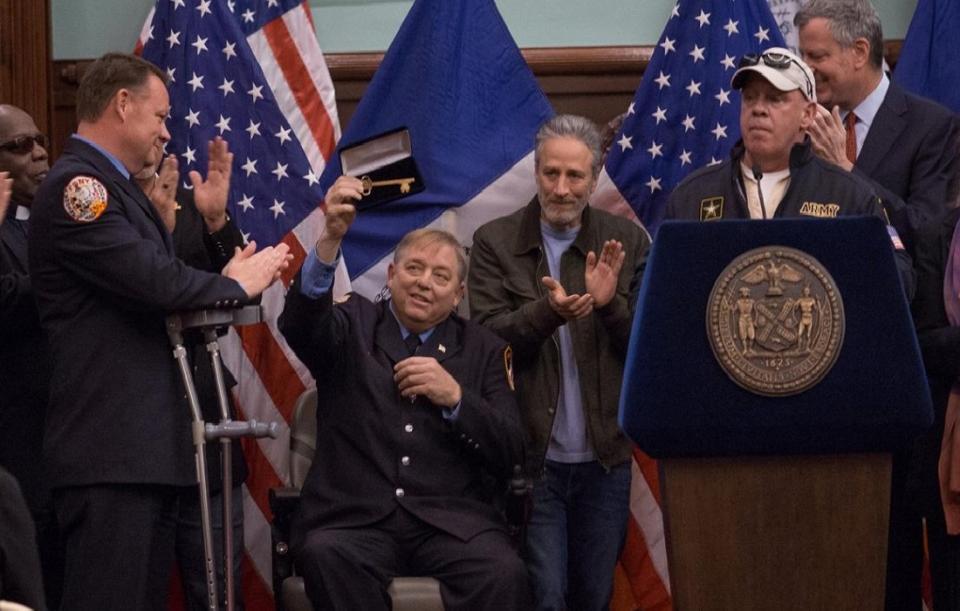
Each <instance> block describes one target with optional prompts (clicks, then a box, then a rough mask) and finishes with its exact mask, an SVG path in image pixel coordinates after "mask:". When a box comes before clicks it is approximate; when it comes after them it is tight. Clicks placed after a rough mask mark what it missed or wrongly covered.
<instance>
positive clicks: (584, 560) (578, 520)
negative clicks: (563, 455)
mask: <svg viewBox="0 0 960 611" xmlns="http://www.w3.org/2000/svg"><path fill="white" fill-rule="evenodd" d="M629 511H630V463H629V462H626V463H624V464H622V465H618V466H616V467H613V468H612V469H611V470H610V471H609V472H607V471H605V470H604V468H603V467H602V466H601V465H600V463H599V462H597V461H593V462H586V463H572V464H565V463H558V462H553V461H550V460H548V461H547V462H546V473H545V475H544V477H543V478H542V479H540V480H539V481H537V482H536V483H535V484H534V487H533V512H532V515H531V516H530V523H529V524H528V526H527V570H528V571H529V574H530V585H531V587H532V589H533V595H534V600H535V601H536V607H535V608H536V609H542V610H563V609H569V610H571V611H574V610H576V611H594V610H597V611H599V610H601V609H607V608H608V607H609V605H610V596H611V594H612V592H613V573H614V570H615V568H616V564H617V558H618V557H619V556H620V550H621V548H622V547H623V541H624V537H625V536H626V531H627V517H628V515H629Z"/></svg>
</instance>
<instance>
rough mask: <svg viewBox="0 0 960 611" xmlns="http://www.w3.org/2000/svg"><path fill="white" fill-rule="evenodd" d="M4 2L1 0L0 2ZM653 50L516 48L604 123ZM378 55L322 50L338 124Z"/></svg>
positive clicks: (63, 94) (621, 104)
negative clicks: (335, 94) (335, 96)
mask: <svg viewBox="0 0 960 611" xmlns="http://www.w3.org/2000/svg"><path fill="white" fill-rule="evenodd" d="M8 1H9V0H0V6H3V4H2V3H3V2H8ZM901 44H902V41H899V40H891V41H887V43H886V45H885V49H884V50H885V52H886V55H887V61H888V62H889V63H890V65H891V66H894V65H896V59H897V58H898V57H899V54H900V47H901ZM653 50H654V46H652V45H641V46H616V47H613V46H611V47H552V48H530V49H521V53H522V54H523V57H524V59H525V60H526V62H527V64H528V65H529V66H530V69H531V71H533V74H534V76H535V77H536V78H537V82H538V83H539V84H540V87H541V89H543V92H544V93H545V94H546V95H547V97H548V98H549V100H550V103H551V104H552V105H553V108H554V109H555V110H556V111H557V112H562V113H574V114H580V115H584V116H587V117H589V118H591V119H593V120H594V121H596V122H597V123H599V124H601V125H603V124H606V123H607V122H608V121H609V120H610V119H612V118H613V117H616V116H618V115H619V114H621V113H622V112H623V111H624V110H626V108H627V106H628V105H629V104H630V101H631V100H632V99H633V95H634V93H635V92H636V89H637V86H638V85H639V84H640V79H641V78H642V77H643V72H644V70H646V68H647V65H648V64H649V63H650V58H651V57H652V55H653ZM383 56H384V54H383V53H382V52H374V53H328V54H326V62H327V66H328V67H329V69H330V76H331V77H332V78H333V84H334V87H335V88H336V91H337V110H338V113H339V116H340V124H341V125H342V126H344V127H346V126H347V125H348V124H349V122H350V118H351V117H352V116H353V113H354V111H355V110H356V108H357V105H358V104H359V103H360V99H361V98H362V97H363V93H364V91H366V88H367V85H368V84H369V83H370V79H372V78H373V75H374V73H375V72H376V71H377V68H378V67H379V66H380V63H381V62H382V61H383ZM91 61H92V60H59V61H56V62H54V66H55V67H54V74H55V75H56V77H55V78H54V82H53V103H52V110H53V128H52V129H51V131H50V135H51V138H52V139H53V153H54V154H58V153H59V151H60V150H61V149H60V146H62V144H61V143H62V142H63V141H64V140H65V139H66V137H67V135H68V134H69V133H70V131H72V130H73V125H74V98H75V96H76V88H77V84H78V83H79V82H80V78H81V77H82V76H83V71H84V69H85V68H86V66H87V65H88V64H89V63H90V62H91Z"/></svg>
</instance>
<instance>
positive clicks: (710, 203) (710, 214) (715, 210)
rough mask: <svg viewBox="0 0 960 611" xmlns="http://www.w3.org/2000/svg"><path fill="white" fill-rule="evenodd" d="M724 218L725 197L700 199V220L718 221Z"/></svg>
mask: <svg viewBox="0 0 960 611" xmlns="http://www.w3.org/2000/svg"><path fill="white" fill-rule="evenodd" d="M722 218H723V198H722V197H708V198H707V199H701V200H700V220H701V221H718V220H720V219H722Z"/></svg>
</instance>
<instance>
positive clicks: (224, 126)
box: [215, 115, 231, 136]
mask: <svg viewBox="0 0 960 611" xmlns="http://www.w3.org/2000/svg"><path fill="white" fill-rule="evenodd" d="M230 119H231V117H225V116H223V115H220V120H219V121H217V122H216V124H215V125H216V126H217V129H219V130H220V135H221V136H222V135H223V134H224V132H228V131H230Z"/></svg>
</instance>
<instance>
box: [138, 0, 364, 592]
mask: <svg viewBox="0 0 960 611" xmlns="http://www.w3.org/2000/svg"><path fill="white" fill-rule="evenodd" d="M153 16H154V9H151V11H150V14H149V15H148V16H147V19H146V22H145V24H144V27H143V29H142V31H141V33H140V38H139V40H138V43H137V49H136V51H137V52H138V53H139V52H140V51H141V50H142V49H143V46H144V44H145V43H146V41H147V40H148V38H149V37H150V36H151V32H152V30H151V23H152V21H153ZM247 42H248V44H249V45H250V47H251V49H252V50H253V53H254V56H255V57H256V58H257V61H258V62H259V63H260V66H261V69H262V70H263V73H264V76H265V77H266V80H267V83H268V84H269V86H270V88H271V89H272V91H273V95H274V97H275V98H276V100H277V103H278V105H279V107H280V110H281V111H282V112H283V114H284V116H285V117H286V119H287V122H288V123H289V124H290V127H291V128H292V130H293V132H294V134H296V136H297V139H298V140H299V141H300V144H301V146H302V147H303V150H304V152H305V153H306V155H307V159H308V160H309V161H310V165H311V168H312V169H313V172H314V173H315V174H316V175H317V176H318V177H319V176H320V175H321V174H322V173H323V170H324V168H325V167H326V164H327V160H328V159H329V158H330V155H332V154H333V152H334V150H335V147H336V143H337V141H338V140H339V139H340V122H339V119H338V117H337V107H336V100H335V93H334V87H333V80H332V79H331V78H330V72H329V70H328V69H327V63H326V61H325V60H324V57H323V53H322V52H321V50H320V46H319V44H318V42H317V37H316V32H315V30H314V27H313V20H312V16H311V13H310V6H309V4H308V3H307V2H306V1H304V2H303V3H301V4H300V5H298V6H297V7H296V8H294V9H291V10H290V11H288V12H287V13H285V14H284V15H282V16H281V17H279V18H277V19H274V20H273V21H271V22H269V23H267V24H266V25H265V26H264V27H263V28H261V29H260V30H258V31H256V32H254V33H253V34H251V35H250V36H248V37H247ZM317 203H318V205H319V203H320V202H317ZM322 218H323V215H322V212H321V211H320V209H319V207H318V209H317V210H316V211H315V212H314V213H312V214H310V215H309V216H308V217H307V218H306V219H304V220H303V221H301V222H300V224H299V225H297V227H295V228H294V229H293V231H291V232H290V233H289V234H287V236H285V237H284V239H283V242H284V243H286V244H287V245H288V246H289V247H290V251H291V252H292V253H293V255H294V261H293V262H292V263H291V265H290V270H291V271H290V272H288V273H287V275H286V276H285V277H284V278H283V282H282V285H281V283H277V284H275V285H274V286H272V287H271V288H270V289H268V290H267V291H266V292H265V293H264V294H263V298H262V305H263V308H264V319H265V322H263V323H260V324H258V325H254V326H250V327H242V328H237V329H233V330H231V331H230V333H229V334H228V335H227V336H226V337H225V338H223V340H222V342H221V343H222V350H223V356H224V363H225V365H226V366H227V368H228V369H229V370H230V371H231V372H232V373H233V374H234V377H235V378H236V379H237V383H238V386H237V387H236V388H235V389H234V390H235V395H234V397H235V399H237V406H238V408H239V411H240V414H238V416H239V417H240V418H243V419H247V420H250V419H256V420H259V421H265V422H276V423H278V424H279V425H280V435H279V436H278V438H277V439H266V440H265V439H259V440H244V443H243V449H244V455H245V457H246V460H247V463H248V466H249V470H250V475H249V477H248V478H247V483H246V485H245V486H244V495H243V499H244V502H243V505H244V547H245V549H246V554H245V557H244V562H243V574H242V576H241V579H242V583H243V589H244V600H245V604H246V608H248V609H272V608H273V596H272V592H271V572H270V569H271V564H270V562H271V561H270V520H271V518H272V516H271V514H270V508H269V505H268V502H267V494H268V491H269V490H270V488H272V487H275V486H282V485H287V484H289V481H290V476H289V440H290V429H289V422H290V420H291V418H292V415H293V407H294V404H295V402H296V400H297V397H299V396H300V394H302V393H303V391H304V390H306V389H307V388H309V387H311V386H312V385H313V384H314V382H313V379H312V378H311V376H310V373H309V372H308V371H307V369H306V367H304V365H303V364H302V363H301V362H300V361H299V360H298V359H297V358H296V357H295V356H294V355H293V352H292V351H291V350H290V347H289V346H288V345H287V343H286V341H285V340H284V338H283V336H282V335H281V334H280V333H279V331H278V330H277V322H276V321H277V317H278V316H279V315H280V312H281V311H282V310H283V300H284V293H285V290H286V287H287V286H288V285H289V283H290V280H291V276H292V275H293V273H294V271H293V270H297V269H299V268H300V265H301V263H302V262H303V258H304V256H305V255H306V253H308V252H309V250H310V249H311V248H312V246H313V244H314V243H315V242H316V238H317V236H318V234H319V229H320V227H321V223H322ZM337 286H338V292H341V291H345V290H349V280H348V279H347V277H346V272H345V268H344V267H343V266H341V268H340V269H339V270H338V279H337Z"/></svg>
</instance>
